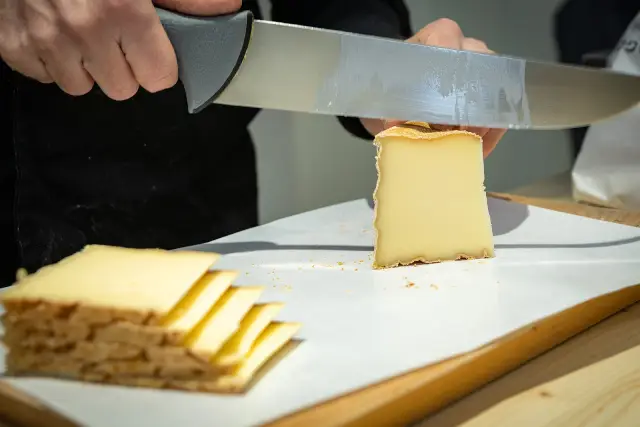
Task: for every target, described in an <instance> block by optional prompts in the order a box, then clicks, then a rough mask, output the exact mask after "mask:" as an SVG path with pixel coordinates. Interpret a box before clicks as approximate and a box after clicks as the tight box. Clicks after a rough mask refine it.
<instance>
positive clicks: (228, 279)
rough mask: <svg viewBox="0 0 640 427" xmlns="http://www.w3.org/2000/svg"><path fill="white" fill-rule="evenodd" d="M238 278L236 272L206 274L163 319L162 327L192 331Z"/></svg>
mask: <svg viewBox="0 0 640 427" xmlns="http://www.w3.org/2000/svg"><path fill="white" fill-rule="evenodd" d="M237 276H238V273H237V272H235V271H212V272H209V273H207V274H205V275H204V277H202V278H201V279H200V280H199V281H198V283H196V284H195V285H194V286H193V288H191V290H190V291H189V292H188V293H187V295H185V297H184V298H183V299H182V300H181V301H180V302H179V303H178V304H177V305H176V306H175V307H173V309H172V310H171V311H170V312H169V314H167V316H166V317H165V318H164V319H162V322H161V325H162V326H164V327H167V328H168V329H171V330H177V331H190V330H191V329H192V328H193V327H195V326H196V325H197V324H198V323H199V322H200V321H201V320H202V319H203V318H204V316H205V315H206V314H207V312H208V311H209V310H210V309H211V308H212V307H213V306H214V305H215V303H216V302H217V301H218V300H219V299H220V297H221V296H222V295H223V294H224V293H225V292H226V291H227V290H228V289H229V287H230V286H231V283H232V282H233V280H235V278H236V277H237Z"/></svg>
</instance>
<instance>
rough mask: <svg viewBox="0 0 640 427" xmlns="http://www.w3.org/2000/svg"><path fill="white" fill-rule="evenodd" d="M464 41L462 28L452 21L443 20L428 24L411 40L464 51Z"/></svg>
mask: <svg viewBox="0 0 640 427" xmlns="http://www.w3.org/2000/svg"><path fill="white" fill-rule="evenodd" d="M463 39H464V34H463V33H462V29H461V28H460V26H459V25H458V24H457V23H456V22H455V21H452V20H451V19H448V18H442V19H438V20H437V21H434V22H432V23H430V24H428V25H427V26H426V27H424V28H423V29H422V30H420V31H419V32H418V33H417V34H416V35H415V36H414V37H413V38H412V39H409V40H410V41H414V42H417V43H421V44H426V45H431V46H439V47H446V48H449V49H462V41H463Z"/></svg>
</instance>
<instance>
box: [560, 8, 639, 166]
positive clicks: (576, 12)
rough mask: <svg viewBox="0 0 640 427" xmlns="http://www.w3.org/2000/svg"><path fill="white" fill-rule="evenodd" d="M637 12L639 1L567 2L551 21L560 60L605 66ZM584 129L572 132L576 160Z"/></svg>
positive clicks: (577, 63)
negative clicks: (552, 21)
mask: <svg viewBox="0 0 640 427" xmlns="http://www.w3.org/2000/svg"><path fill="white" fill-rule="evenodd" d="M638 11H640V0H568V1H566V2H565V3H564V4H563V5H562V7H561V8H559V9H558V11H557V13H556V15H555V18H554V36H555V40H556V44H557V46H558V50H559V53H560V61H561V62H564V63H568V64H574V65H589V66H593V67H606V65H607V57H608V55H609V54H610V53H611V52H612V51H613V49H614V48H615V46H616V45H617V44H618V41H619V40H620V38H621V37H622V35H623V34H624V32H625V31H626V30H627V27H628V26H629V24H630V23H631V20H633V18H634V17H635V16H636V14H637V13H638ZM587 129H588V128H587V127H582V128H575V129H571V130H570V132H571V138H572V140H573V146H574V153H575V156H576V157H577V155H578V153H579V152H580V149H581V148H582V141H583V139H584V137H585V135H586V133H587Z"/></svg>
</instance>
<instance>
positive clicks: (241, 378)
mask: <svg viewBox="0 0 640 427" xmlns="http://www.w3.org/2000/svg"><path fill="white" fill-rule="evenodd" d="M299 329H300V324H299V323H279V322H273V323H271V324H269V326H267V328H266V329H265V330H264V331H263V332H262V334H260V336H259V337H258V340H257V341H256V342H255V344H254V346H253V348H252V349H251V352H250V353H249V354H248V355H247V358H246V359H245V360H243V361H242V363H240V364H239V365H238V366H237V367H236V368H235V369H234V370H233V371H231V372H230V373H229V374H228V375H222V376H220V377H219V378H217V379H216V380H215V381H213V382H212V383H210V384H209V387H210V388H211V389H212V390H220V391H236V390H242V389H244V388H245V387H246V386H247V385H248V384H249V382H250V381H251V380H252V379H253V378H254V376H255V375H256V373H257V372H258V370H259V369H260V368H261V367H262V366H263V365H264V364H265V363H266V362H267V361H269V359H271V358H272V357H273V356H275V354H276V353H277V352H278V351H279V350H280V349H282V347H284V345H285V344H286V343H288V342H289V341H291V339H292V338H293V336H294V335H295V334H296V333H297V332H298V330H299Z"/></svg>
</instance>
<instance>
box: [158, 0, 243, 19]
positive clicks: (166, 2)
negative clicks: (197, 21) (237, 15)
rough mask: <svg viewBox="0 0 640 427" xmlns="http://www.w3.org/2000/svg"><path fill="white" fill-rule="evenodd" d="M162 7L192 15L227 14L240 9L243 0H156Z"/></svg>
mask: <svg viewBox="0 0 640 427" xmlns="http://www.w3.org/2000/svg"><path fill="white" fill-rule="evenodd" d="M155 3H156V4H157V5H158V6H160V7H165V8H167V9H171V10H175V11H176V12H182V13H187V14H190V15H200V16H212V15H225V14H227V13H233V12H237V11H238V10H240V7H242V0H156V1H155Z"/></svg>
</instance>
